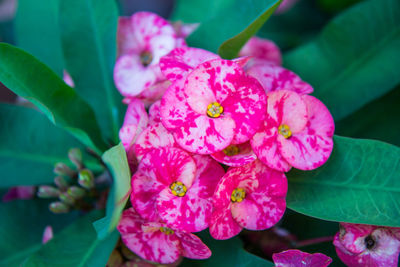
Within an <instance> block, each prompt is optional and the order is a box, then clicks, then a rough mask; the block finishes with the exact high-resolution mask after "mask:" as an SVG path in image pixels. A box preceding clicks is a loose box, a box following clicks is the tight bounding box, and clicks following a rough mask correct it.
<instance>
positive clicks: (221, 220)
mask: <svg viewBox="0 0 400 267" xmlns="http://www.w3.org/2000/svg"><path fill="white" fill-rule="evenodd" d="M214 203H215V202H214ZM242 229H243V228H242V227H241V226H240V225H239V224H238V223H237V222H236V221H235V220H234V219H233V217H232V213H231V210H230V208H229V206H228V207H226V208H216V207H214V211H213V213H212V215H211V220H210V234H211V236H212V237H213V238H215V239H218V240H225V239H229V238H232V237H234V236H235V235H238V234H239V233H240V231H242Z"/></svg>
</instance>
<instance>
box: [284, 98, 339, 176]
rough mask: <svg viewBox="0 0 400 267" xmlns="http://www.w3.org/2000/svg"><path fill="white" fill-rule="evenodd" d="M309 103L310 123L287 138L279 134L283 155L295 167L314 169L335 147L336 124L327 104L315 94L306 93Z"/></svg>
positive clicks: (323, 161)
mask: <svg viewBox="0 0 400 267" xmlns="http://www.w3.org/2000/svg"><path fill="white" fill-rule="evenodd" d="M303 99H304V101H305V103H306V104H307V109H308V117H309V120H308V123H307V126H306V128H305V129H304V130H303V131H302V132H299V133H296V134H294V135H292V136H291V137H290V138H288V139H285V138H284V137H283V136H281V135H280V136H278V141H279V144H280V150H281V153H282V156H283V157H284V158H285V159H286V161H287V162H289V164H291V165H292V166H293V167H295V168H297V169H301V170H313V169H316V168H318V167H320V166H321V165H322V164H324V163H325V162H326V161H327V160H328V158H329V156H330V155H331V152H332V149H333V140H332V136H333V132H334V129H335V124H334V121H333V118H332V115H331V114H330V113H329V110H328V109H327V108H326V107H325V105H324V104H323V103H322V102H321V101H319V100H318V99H316V98H315V97H313V96H309V95H304V96H303Z"/></svg>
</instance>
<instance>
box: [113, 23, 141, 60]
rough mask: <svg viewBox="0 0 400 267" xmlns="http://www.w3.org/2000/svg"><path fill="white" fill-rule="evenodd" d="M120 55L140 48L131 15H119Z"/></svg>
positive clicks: (118, 43) (118, 42) (118, 37)
mask: <svg viewBox="0 0 400 267" xmlns="http://www.w3.org/2000/svg"><path fill="white" fill-rule="evenodd" d="M117 45H118V56H121V55H124V54H127V53H129V52H135V51H137V50H138V48H137V45H138V44H137V42H136V41H135V38H134V36H133V27H132V19H131V17H119V18H118V28H117Z"/></svg>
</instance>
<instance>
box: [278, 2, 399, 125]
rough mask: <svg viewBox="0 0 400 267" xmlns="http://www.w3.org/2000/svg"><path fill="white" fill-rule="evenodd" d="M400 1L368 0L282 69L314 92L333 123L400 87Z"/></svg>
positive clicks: (300, 50)
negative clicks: (291, 72) (291, 71)
mask: <svg viewBox="0 0 400 267" xmlns="http://www.w3.org/2000/svg"><path fill="white" fill-rule="evenodd" d="M399 47H400V2H399V1H398V0H369V1H365V2H362V3H360V4H357V5H355V6H353V7H352V8H350V9H348V10H346V11H345V12H343V13H342V14H341V15H339V16H338V17H336V18H335V19H334V20H333V21H332V22H330V23H329V24H328V25H327V26H326V27H325V29H324V30H323V31H322V33H321V35H320V36H319V37H318V38H317V39H316V40H315V41H313V42H311V43H309V44H307V45H305V46H302V47H300V48H298V49H296V50H294V51H293V52H290V53H289V54H287V55H286V56H285V57H284V65H285V66H286V67H287V68H289V69H291V70H293V71H294V72H296V73H297V74H299V75H300V76H301V77H302V78H303V79H304V80H306V81H307V82H309V83H310V84H311V85H313V86H314V88H315V96H316V97H318V98H320V99H321V100H322V101H323V102H324V103H325V104H326V105H327V106H328V108H329V109H330V111H331V112H332V114H333V117H334V118H335V119H336V120H339V119H341V118H344V117H346V116H347V115H349V114H351V113H352V112H354V111H356V110H357V109H359V108H361V107H362V106H363V105H365V104H366V103H368V102H370V101H372V100H373V99H375V98H377V97H379V96H382V95H383V94H385V93H386V92H388V91H390V90H392V89H393V88H394V87H395V86H396V85H397V84H399V83H400V69H399V68H398V66H397V62H400V49H399Z"/></svg>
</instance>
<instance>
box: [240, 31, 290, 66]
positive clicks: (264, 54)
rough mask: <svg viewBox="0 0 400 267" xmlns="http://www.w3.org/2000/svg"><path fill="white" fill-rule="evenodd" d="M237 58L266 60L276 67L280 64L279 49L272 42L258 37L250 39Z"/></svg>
mask: <svg viewBox="0 0 400 267" xmlns="http://www.w3.org/2000/svg"><path fill="white" fill-rule="evenodd" d="M239 56H241V57H243V56H253V57H255V58H257V59H263V60H267V61H269V62H271V63H274V64H276V65H281V64H282V56H281V52H280V50H279V47H278V46H277V45H276V44H275V43H274V42H272V41H270V40H267V39H262V38H259V37H255V36H254V37H252V38H250V40H249V41H248V42H247V43H246V44H245V45H244V46H243V47H242V49H241V50H240V52H239Z"/></svg>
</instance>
